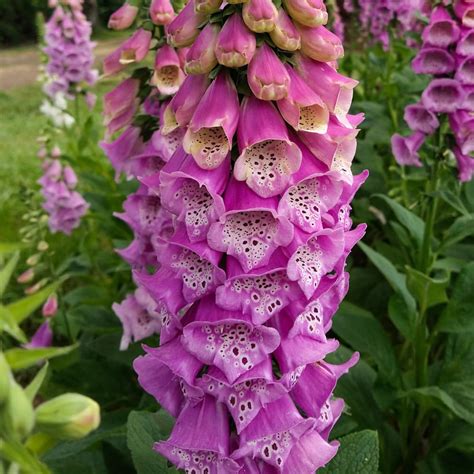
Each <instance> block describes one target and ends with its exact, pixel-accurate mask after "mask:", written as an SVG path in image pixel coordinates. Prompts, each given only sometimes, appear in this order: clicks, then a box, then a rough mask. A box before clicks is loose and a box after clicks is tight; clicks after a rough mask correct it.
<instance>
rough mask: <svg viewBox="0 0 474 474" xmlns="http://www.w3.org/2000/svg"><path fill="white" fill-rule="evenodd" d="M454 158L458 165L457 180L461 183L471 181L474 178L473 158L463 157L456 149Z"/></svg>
mask: <svg viewBox="0 0 474 474" xmlns="http://www.w3.org/2000/svg"><path fill="white" fill-rule="evenodd" d="M454 156H455V157H456V161H457V164H458V169H459V180H460V181H461V182H462V183H466V182H468V181H471V179H472V178H473V176H474V158H473V157H472V156H468V155H464V154H463V153H462V152H461V150H460V149H459V148H458V147H456V148H455V149H454Z"/></svg>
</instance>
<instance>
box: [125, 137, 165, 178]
mask: <svg viewBox="0 0 474 474" xmlns="http://www.w3.org/2000/svg"><path fill="white" fill-rule="evenodd" d="M164 165H165V161H164V160H163V158H162V157H161V156H160V153H159V152H158V151H157V150H156V149H155V147H154V146H153V143H152V142H151V141H148V142H147V143H146V145H145V148H144V149H143V150H142V151H141V152H140V153H138V154H137V155H133V156H131V157H130V166H129V170H130V174H131V175H132V176H134V177H135V178H137V179H140V180H142V179H146V178H148V177H149V176H152V175H156V174H157V173H159V172H160V171H161V169H162V168H163V166H164Z"/></svg>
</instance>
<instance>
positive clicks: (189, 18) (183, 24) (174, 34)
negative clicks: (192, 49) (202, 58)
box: [167, 0, 206, 48]
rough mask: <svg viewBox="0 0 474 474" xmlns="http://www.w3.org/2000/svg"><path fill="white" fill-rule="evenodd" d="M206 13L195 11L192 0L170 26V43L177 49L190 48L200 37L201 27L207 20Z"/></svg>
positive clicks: (168, 31)
mask: <svg viewBox="0 0 474 474" xmlns="http://www.w3.org/2000/svg"><path fill="white" fill-rule="evenodd" d="M205 18H206V15H205V14H204V13H200V12H196V11H195V10H194V0H191V1H190V2H188V3H187V4H186V6H185V7H184V8H183V9H182V10H181V12H180V13H179V14H178V15H177V16H176V18H175V19H174V20H173V21H172V22H171V23H170V24H169V25H168V27H167V34H168V41H169V43H170V44H171V45H172V46H173V47H175V48H183V47H185V46H189V45H191V44H192V43H193V41H194V40H195V39H196V38H197V36H198V35H199V32H200V31H199V25H200V24H201V23H202V22H203V21H204V20H205Z"/></svg>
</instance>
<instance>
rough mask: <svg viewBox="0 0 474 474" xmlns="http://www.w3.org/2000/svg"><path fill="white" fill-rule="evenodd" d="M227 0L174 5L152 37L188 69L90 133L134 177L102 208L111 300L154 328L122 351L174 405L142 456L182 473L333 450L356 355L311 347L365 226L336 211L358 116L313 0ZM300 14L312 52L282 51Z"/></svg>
mask: <svg viewBox="0 0 474 474" xmlns="http://www.w3.org/2000/svg"><path fill="white" fill-rule="evenodd" d="M229 3H231V4H232V3H239V2H238V1H237V2H236V1H235V0H232V1H231V2H229ZM242 3H244V5H243V6H242V8H241V7H231V8H232V9H233V11H232V13H231V15H226V14H223V15H222V16H220V15H213V16H212V17H209V12H211V11H213V10H214V9H215V8H218V4H219V2H217V1H216V2H214V1H203V0H194V1H193V2H190V3H188V5H187V6H186V7H185V8H184V9H183V10H182V11H181V13H180V14H179V15H178V16H177V17H176V19H175V20H174V21H173V22H172V23H171V24H170V25H168V28H167V35H168V41H169V42H170V43H171V44H172V45H173V47H178V48H181V47H183V46H184V47H185V48H188V47H189V49H187V51H185V52H184V53H183V52H181V53H178V54H181V56H180V59H181V61H182V62H181V66H182V67H184V68H185V70H186V72H187V73H189V74H190V75H189V76H188V77H187V78H186V79H185V80H184V81H183V83H182V84H181V86H180V88H179V90H178V91H177V92H176V94H175V95H174V96H173V97H171V98H170V99H167V98H164V97H162V96H160V95H158V94H157V93H156V91H154V93H151V92H150V91H149V84H146V83H140V90H139V92H138V94H137V96H138V97H140V98H141V99H143V97H144V96H147V98H146V99H145V102H144V105H143V106H139V105H138V106H137V111H136V113H135V117H137V115H138V114H140V117H139V120H138V117H137V120H133V121H132V125H129V126H128V128H126V129H125V131H124V132H123V133H122V136H121V137H119V138H118V139H117V140H115V141H114V142H112V143H106V144H104V145H103V146H104V149H105V150H106V152H107V153H108V155H109V158H110V159H111V160H112V162H113V164H114V166H115V168H116V169H117V170H118V171H124V172H125V173H126V175H127V176H128V177H129V178H137V179H138V180H139V182H140V185H139V187H138V190H137V191H136V192H135V193H134V194H132V195H130V196H129V197H128V198H127V200H126V202H125V204H124V212H123V213H121V214H119V215H117V217H119V218H121V219H122V220H123V221H125V222H126V223H127V224H128V225H129V227H130V228H131V229H132V231H133V235H134V237H133V241H132V243H131V244H130V245H129V247H127V248H125V249H121V250H119V252H120V254H121V255H122V256H123V258H125V259H126V260H127V261H128V262H129V263H130V264H131V266H132V267H133V278H134V281H135V283H136V285H137V286H138V288H139V290H137V292H136V293H135V294H134V295H129V296H128V297H127V298H126V300H125V301H124V302H122V303H121V304H120V305H115V307H114V308H115V310H116V313H117V315H118V316H119V318H120V319H121V320H122V322H123V326H124V333H123V334H124V335H123V346H122V347H124V348H125V346H126V345H128V343H130V342H132V341H137V340H140V339H142V338H145V337H153V333H156V332H159V333H160V336H159V346H158V347H145V348H144V349H145V354H144V355H143V356H142V357H139V358H138V359H136V360H135V363H134V368H135V370H136V372H137V374H138V380H139V382H140V384H141V386H142V387H143V388H144V390H145V391H147V392H148V393H149V394H151V395H152V396H153V397H154V398H155V399H156V400H157V402H158V403H160V405H161V406H162V407H163V409H165V410H167V411H168V412H169V413H170V414H171V415H172V416H173V417H175V418H176V420H177V421H176V423H175V426H174V428H173V431H172V433H171V435H170V437H169V439H168V440H166V441H161V442H158V443H156V445H155V447H154V449H155V450H156V451H157V452H158V453H160V454H161V455H163V456H165V457H166V458H167V459H168V460H169V461H170V462H172V463H173V464H174V465H175V466H176V467H177V468H178V469H184V470H186V471H187V472H194V471H195V472H196V473H198V472H200V473H208V474H214V473H215V474H217V473H222V474H224V473H236V474H237V473H244V472H245V473H247V472H248V473H255V474H257V473H270V472H272V473H273V472H275V473H299V474H313V473H314V472H315V471H316V470H317V469H319V468H320V467H322V466H323V465H325V464H326V463H327V462H328V461H329V460H330V459H331V458H332V457H333V456H334V455H335V454H336V452H337V448H338V444H337V442H334V441H332V442H329V441H328V438H329V433H330V431H331V429H332V427H333V426H334V424H335V423H336V422H337V420H338V418H339V416H340V415H341V413H342V410H343V406H344V403H343V401H342V400H338V399H335V398H334V396H333V393H334V388H335V386H336V383H337V380H338V378H339V377H341V376H342V375H343V374H344V373H346V372H347V371H348V370H349V368H350V367H352V366H353V365H354V364H355V363H356V362H357V360H358V355H357V354H356V355H354V356H353V357H351V358H350V359H349V360H348V361H347V362H346V363H344V364H341V365H340V366H335V365H331V364H329V363H327V362H325V360H324V359H325V357H326V356H327V355H328V354H330V353H331V352H334V351H335V350H336V349H337V347H338V342H337V341H336V340H335V339H332V338H331V337H329V334H328V332H329V329H330V328H331V321H332V317H333V315H334V314H335V312H336V311H337V309H338V307H339V305H340V303H341V301H342V300H343V299H344V297H345V295H346V293H347V291H348V288H349V275H348V274H347V273H346V271H345V268H346V261H347V258H348V256H349V254H350V252H351V249H352V248H353V247H354V245H355V244H356V243H357V242H358V240H359V239H361V238H362V236H363V234H364V232H365V226H364V225H361V226H358V227H356V228H355V229H353V226H352V220H351V201H352V199H353V198H354V195H355V193H356V192H357V190H358V189H359V187H360V186H361V185H362V184H363V182H364V181H365V179H366V178H367V173H366V172H363V173H361V174H359V175H355V176H354V175H353V174H352V171H351V162H352V159H353V157H354V154H355V149H356V144H357V143H356V136H357V134H358V131H359V130H358V128H357V127H358V125H359V124H360V122H361V121H362V118H363V116H362V115H356V116H353V115H350V114H349V108H350V105H351V101H352V94H353V89H354V87H355V86H356V85H357V81H355V80H352V79H350V78H347V77H345V76H343V75H342V74H340V73H338V72H337V71H336V64H335V62H334V61H335V60H337V58H338V57H340V55H341V53H342V45H341V42H340V40H339V39H337V38H335V37H334V36H333V35H332V34H330V33H329V32H327V33H326V31H327V30H325V29H321V28H322V26H321V25H322V24H324V23H326V21H327V12H326V7H325V5H324V2H323V1H322V0H311V1H309V2H306V1H299V0H288V1H287V2H285V4H288V5H290V4H291V7H290V6H287V8H286V9H285V11H284V10H283V8H282V7H276V6H275V5H274V4H272V3H271V2H270V3H268V2H266V1H261V0H255V1H253V0H251V1H250V2H247V3H246V2H242ZM226 8H227V7H226ZM228 10H229V9H228ZM228 10H227V11H228ZM223 11H224V13H227V11H226V10H223ZM203 12H206V14H204V13H203ZM287 12H288V13H287ZM295 19H296V21H297V22H298V24H296V22H295V23H294V22H293V21H294V20H295ZM302 24H303V25H304V26H301V25H302ZM302 28H305V34H306V32H307V31H311V32H312V33H316V34H319V36H320V38H321V39H318V41H315V40H314V38H312V37H311V38H308V36H306V37H305V38H304V40H305V41H306V43H307V44H310V45H311V48H312V49H311V48H310V49H309V50H308V51H313V50H315V51H316V50H318V54H319V56H318V59H319V61H318V60H315V59H313V58H311V57H309V56H308V54H307V52H305V51H304V50H303V49H302V50H301V51H299V52H298V53H294V54H292V56H291V57H290V54H288V53H283V52H282V50H283V51H287V52H291V51H296V50H298V49H300V47H301V45H302V41H303V35H302V34H300V32H299V30H301V29H302ZM252 30H254V31H255V32H261V31H265V32H269V33H270V37H271V38H272V41H273V42H272V41H268V42H265V41H260V38H258V39H257V37H256V36H257V35H255V34H254V33H253V32H252ZM310 40H311V41H310ZM257 41H259V45H258V47H257ZM206 46H207V48H206ZM275 46H276V47H275ZM158 49H159V48H158ZM158 54H160V53H158ZM311 54H312V55H314V54H313V53H312V52H311ZM322 54H324V57H323V56H322ZM182 58H185V59H184V61H183V59H182ZM216 61H217V63H216ZM138 74H141V71H140V73H138ZM143 82H146V81H143ZM160 90H161V89H160ZM152 98H153V99H152ZM151 100H156V101H157V103H158V104H159V106H158V107H157V108H159V110H155V109H154V108H150V106H149V105H147V106H146V107H145V104H147V101H151ZM125 102H126V100H125V99H124V103H125ZM127 107H128V106H125V108H127ZM118 109H120V107H119V108H118ZM152 112H153V113H152ZM143 114H145V115H146V117H145V118H143ZM428 114H429V112H428ZM148 118H150V120H149V121H148ZM150 124H151V125H150ZM140 290H143V291H144V293H145V294H146V295H147V298H146V302H141V301H139V298H138V296H139V295H138V291H140Z"/></svg>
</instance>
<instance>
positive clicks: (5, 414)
mask: <svg viewBox="0 0 474 474" xmlns="http://www.w3.org/2000/svg"><path fill="white" fill-rule="evenodd" d="M0 412H1V413H0V425H1V426H2V428H3V429H4V430H5V432H7V433H9V434H10V435H11V436H13V437H15V438H17V439H23V438H25V437H26V436H28V435H29V434H30V433H31V431H32V429H33V427H34V425H35V412H34V410H33V405H32V404H31V402H30V400H29V398H28V397H27V395H26V393H25V391H24V390H23V388H22V387H21V385H19V384H18V383H17V382H16V381H15V379H14V378H13V377H10V386H9V390H8V397H7V399H6V402H5V404H4V405H3V406H2V408H1V410H0Z"/></svg>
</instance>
